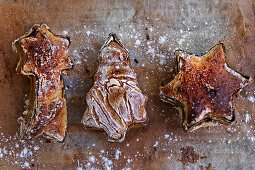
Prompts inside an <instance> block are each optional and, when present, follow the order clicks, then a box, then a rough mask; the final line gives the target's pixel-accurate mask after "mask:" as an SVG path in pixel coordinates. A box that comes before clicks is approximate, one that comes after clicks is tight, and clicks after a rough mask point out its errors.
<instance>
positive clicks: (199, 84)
mask: <svg viewBox="0 0 255 170" xmlns="http://www.w3.org/2000/svg"><path fill="white" fill-rule="evenodd" d="M176 56H177V62H178V70H179V73H178V74H177V75H176V76H175V78H174V80H172V81H171V82H170V83H169V84H167V85H166V86H164V87H160V96H161V98H162V100H163V101H166V102H171V103H178V104H179V107H180V106H182V109H181V110H182V111H183V112H184V113H183V126H184V128H185V130H190V131H192V130H194V129H197V128H199V127H202V126H210V125H213V124H230V123H231V122H233V121H234V120H235V116H234V103H233V102H234V97H235V95H236V94H237V93H238V92H239V91H240V90H241V89H242V88H243V87H244V86H246V85H248V83H249V82H250V79H249V78H247V77H244V76H242V75H240V74H239V73H237V72H236V71H234V70H232V69H231V68H229V67H228V66H227V64H226V59H225V54H224V47H223V44H222V43H219V44H218V45H216V46H215V47H214V48H212V49H211V50H210V51H209V52H208V53H207V54H205V55H204V56H202V57H196V56H192V55H190V54H188V53H186V52H181V51H177V52H176Z"/></svg>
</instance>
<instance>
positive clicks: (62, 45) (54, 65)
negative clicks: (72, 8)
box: [13, 23, 73, 141]
mask: <svg viewBox="0 0 255 170" xmlns="http://www.w3.org/2000/svg"><path fill="white" fill-rule="evenodd" d="M70 43H71V41H70V38H69V37H64V36H59V35H55V34H53V33H52V32H51V30H50V28H49V27H48V26H47V25H46V24H44V23H43V24H41V25H38V24H36V25H34V26H33V27H32V29H31V30H30V31H29V32H28V33H26V34H25V35H24V36H22V37H20V38H18V39H17V40H15V41H14V43H13V47H14V50H16V51H17V52H19V53H20V61H19V63H18V66H17V71H18V72H20V73H21V74H23V75H27V76H29V77H30V78H31V86H30V98H29V105H28V108H27V110H26V111H25V112H26V113H27V115H26V118H25V119H23V118H20V119H19V122H20V123H21V127H20V131H21V136H22V138H23V139H31V138H35V137H38V136H40V135H43V136H45V137H46V138H48V139H50V140H53V141H63V140H64V137H65V133H66V119H67V115H66V99H65V90H64V84H63V79H62V72H63V71H64V70H67V69H71V68H72V66H73V64H72V62H71V60H70V59H69V57H68V48H69V46H70Z"/></svg>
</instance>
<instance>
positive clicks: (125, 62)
mask: <svg viewBox="0 0 255 170" xmlns="http://www.w3.org/2000/svg"><path fill="white" fill-rule="evenodd" d="M94 80H95V82H94V86H93V87H92V88H91V89H90V91H89V92H88V93H87V96H86V101H87V105H88V106H87V109H86V111H85V113H84V116H83V120H82V123H83V124H84V125H85V126H86V127H90V128H94V129H103V130H105V131H106V133H107V134H108V136H109V141H113V142H114V141H118V142H121V141H123V140H124V138H125V134H126V131H127V130H128V129H130V128H131V127H137V126H143V125H145V123H146V122H147V119H148V116H147V112H146V110H145V107H146V103H147V96H146V95H144V94H143V93H142V91H141V90H140V89H139V87H138V83H137V80H136V74H135V72H134V70H133V69H132V68H131V67H130V60H129V56H128V52H127V50H126V49H125V48H124V47H123V45H122V44H121V43H120V42H119V40H118V38H117V37H116V35H115V34H110V37H109V40H108V41H107V42H106V43H105V45H104V46H103V47H102V49H101V53H100V65H99V68H98V71H97V72H96V74H95V77H94Z"/></svg>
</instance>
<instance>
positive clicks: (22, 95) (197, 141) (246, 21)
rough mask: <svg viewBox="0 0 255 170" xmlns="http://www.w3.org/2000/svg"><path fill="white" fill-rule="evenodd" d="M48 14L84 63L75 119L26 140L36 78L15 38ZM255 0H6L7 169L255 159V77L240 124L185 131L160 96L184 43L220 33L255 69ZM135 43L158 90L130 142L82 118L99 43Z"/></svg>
mask: <svg viewBox="0 0 255 170" xmlns="http://www.w3.org/2000/svg"><path fill="white" fill-rule="evenodd" d="M41 22H46V23H47V24H48V25H49V26H50V28H51V29H52V31H53V32H54V33H56V34H67V35H69V36H71V38H72V44H71V47H70V50H69V53H70V58H71V59H72V60H73V61H74V64H75V68H74V69H73V70H71V71H69V72H68V76H65V77H64V81H65V84H66V91H67V107H68V128H67V137H66V139H65V141H64V142H63V143H47V142H46V141H45V140H44V139H43V138H38V139H36V140H33V141H20V140H19V137H18V133H17V132H18V123H17V118H18V117H20V116H21V115H22V112H23V111H24V106H25V105H26V102H27V99H28V94H29V79H28V78H27V77H25V76H22V75H20V74H17V73H16V72H15V68H16V65H17V62H18V59H19V58H18V55H17V54H15V53H14V52H13V51H12V47H11V43H12V41H13V40H15V39H16V38H18V37H20V36H21V35H23V34H24V33H25V32H26V31H28V30H29V29H30V28H31V27H32V25H33V24H36V23H41ZM254 28H255V1H254V0H253V1H252V0H245V1H239V0H232V1H227V0H213V1H206V0H168V1H166V0H161V1H157V0H150V1H149V0H141V1H138V0H130V1H114V0H112V1H110V0H109V1H107V0H103V1H102V0H101V1H99V0H96V1H91V0H87V1H82V0H72V1H60V0H55V1H50V0H45V1H42V0H40V1H32V0H26V1H24V0H6V1H0V29H1V31H0V168H1V169H77V170H81V169H255V155H254V151H255V125H254V121H255V118H254V117H255V111H254V110H255V89H254V88H255V85H254V83H252V84H251V85H249V86H248V87H246V88H245V89H244V90H243V91H242V92H241V93H240V95H239V96H238V98H237V99H236V105H235V106H236V107H235V108H236V115H237V121H236V122H235V123H234V124H233V125H231V126H220V127H211V128H201V129H199V130H197V131H195V132H192V133H185V132H183V129H182V126H181V119H180V118H179V116H178V111H177V110H175V109H174V108H173V106H171V105H170V104H168V103H163V102H162V101H161V100H160V98H159V95H158V93H159V86H161V85H164V84H166V83H168V82H169V81H171V80H172V79H173V77H174V75H175V74H176V65H175V55H174V52H175V50H176V49H182V50H185V51H187V52H190V53H194V54H196V55H201V54H204V53H205V52H206V51H207V50H209V49H210V48H211V47H213V46H214V45H216V44H217V43H218V41H219V40H220V41H222V42H223V43H224V44H225V46H226V52H227V53H226V55H227V61H228V64H229V65H230V67H232V68H233V69H235V70H237V71H238V72H241V73H243V74H244V75H248V76H251V77H252V78H253V79H255V76H254V75H255V58H254V56H255V50H254V47H255V39H254V38H255V29H254ZM110 32H114V33H116V34H117V35H119V37H120V39H121V40H122V42H123V44H124V45H125V46H126V48H127V49H128V50H129V52H130V58H131V65H132V67H133V68H134V70H135V71H136V73H137V75H138V82H139V85H140V88H141V89H142V90H143V91H144V93H145V94H146V95H148V97H149V100H148V106H147V111H148V113H149V118H150V121H149V123H148V126H147V127H145V128H140V129H132V130H130V131H129V132H128V133H127V136H126V139H125V141H124V142H123V143H110V142H108V141H107V140H106V138H107V135H106V134H105V133H104V132H100V131H91V130H86V129H84V127H83V126H82V125H81V123H80V122H81V117H82V115H83V113H84V111H85V108H86V104H85V95H86V93H87V92H88V90H89V89H90V88H91V86H92V85H93V75H94V73H95V71H96V69H97V67H98V64H99V63H98V55H99V50H100V48H101V46H102V45H103V43H104V42H105V40H106V38H107V37H108V34H109V33H110Z"/></svg>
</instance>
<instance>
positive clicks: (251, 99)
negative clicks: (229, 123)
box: [247, 96, 255, 103]
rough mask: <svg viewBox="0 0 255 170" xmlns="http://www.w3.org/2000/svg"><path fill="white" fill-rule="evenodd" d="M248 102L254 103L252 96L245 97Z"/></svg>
mask: <svg viewBox="0 0 255 170" xmlns="http://www.w3.org/2000/svg"><path fill="white" fill-rule="evenodd" d="M247 99H248V100H249V101H250V102H252V103H254V102H255V98H254V97H253V96H249V97H248V98H247Z"/></svg>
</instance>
